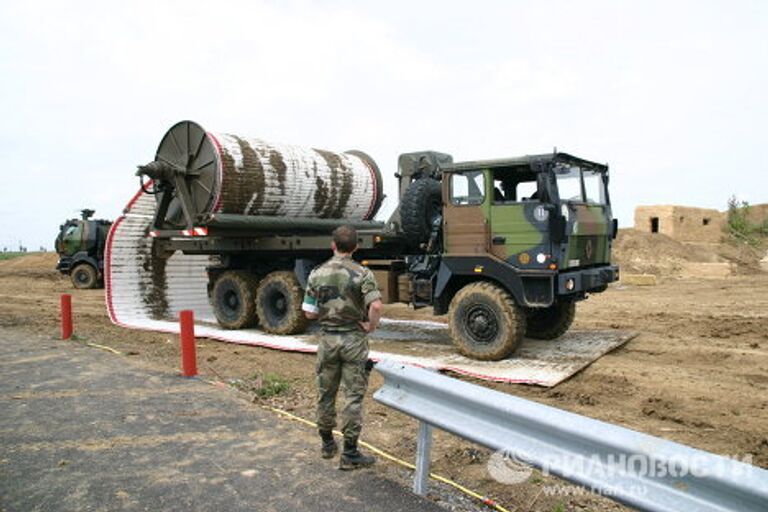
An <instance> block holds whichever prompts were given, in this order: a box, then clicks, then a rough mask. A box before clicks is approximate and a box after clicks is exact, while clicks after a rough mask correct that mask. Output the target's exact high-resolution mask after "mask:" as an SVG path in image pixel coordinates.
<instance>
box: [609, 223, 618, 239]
mask: <svg viewBox="0 0 768 512" xmlns="http://www.w3.org/2000/svg"><path fill="white" fill-rule="evenodd" d="M618 235H619V219H613V222H612V223H611V239H612V240H616V237H617V236H618Z"/></svg>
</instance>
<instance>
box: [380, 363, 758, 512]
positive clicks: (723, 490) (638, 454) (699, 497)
mask: <svg viewBox="0 0 768 512" xmlns="http://www.w3.org/2000/svg"><path fill="white" fill-rule="evenodd" d="M376 369H377V370H378V371H379V372H380V373H381V374H382V375H383V376H384V379H385V380H384V385H383V386H382V387H381V388H380V389H379V390H378V391H376V393H375V394H374V399H375V400H377V401H379V402H381V403H383V404H385V405H387V406H389V407H392V408H393V409H396V410H398V411H400V412H402V413H405V414H407V415H409V416H412V417H414V418H416V419H418V420H419V421H420V424H419V435H418V445H417V460H416V475H415V476H414V492H416V493H417V494H424V493H426V491H427V482H428V476H429V466H430V450H431V445H432V435H431V431H432V427H436V428H439V429H441V430H445V431H447V432H450V433H452V434H455V435H457V436H459V437H462V438H464V439H467V440H469V441H472V442H474V443H477V444H479V445H482V446H484V447H486V448H490V449H491V450H496V451H497V452H500V453H503V454H504V455H505V456H506V457H509V458H510V460H513V461H522V462H524V463H525V464H528V465H531V466H534V467H537V468H539V469H542V470H544V471H546V472H547V473H549V474H553V475H556V476H559V477H561V478H563V479H566V480H569V481H571V482H574V483H576V484H579V485H582V486H584V487H586V488H587V489H590V490H592V491H594V492H597V493H599V494H603V495H605V496H607V497H609V498H611V499H613V500H615V501H619V502H621V503H624V504H627V505H630V506H633V507H636V508H638V509H640V510H649V511H664V512H681V511H684V512H693V511H712V512H715V511H717V512H723V511H739V512H750V511H754V512H758V511H759V512H765V511H766V510H768V471H766V470H763V469H761V468H758V467H755V466H752V465H750V464H746V463H744V462H741V461H739V460H736V459H734V458H728V457H722V456H718V455H714V454H711V453H708V452H705V451H701V450H696V449H694V448H691V447H689V446H685V445H682V444H679V443H674V442H672V441H667V440H665V439H660V438H658V437H653V436H650V435H647V434H643V433H640V432H637V431H634V430H630V429H627V428H623V427H619V426H616V425H612V424H609V423H605V422H602V421H597V420H594V419H591V418H587V417H584V416H580V415H578V414H573V413H570V412H566V411H562V410H560V409H556V408H554V407H549V406H546V405H542V404H539V403H536V402H532V401H529V400H524V399H521V398H517V397H514V396H511V395H507V394H505V393H500V392H498V391H493V390H490V389H488V388H484V387H481V386H476V385H473V384H469V383H467V382H462V381H459V380H456V379H452V378H449V377H446V376H443V375H440V374H437V373H435V372H432V371H428V370H423V369H419V368H415V367H412V366H404V365H402V364H398V363H393V362H388V361H382V362H380V363H378V364H377V365H376Z"/></svg>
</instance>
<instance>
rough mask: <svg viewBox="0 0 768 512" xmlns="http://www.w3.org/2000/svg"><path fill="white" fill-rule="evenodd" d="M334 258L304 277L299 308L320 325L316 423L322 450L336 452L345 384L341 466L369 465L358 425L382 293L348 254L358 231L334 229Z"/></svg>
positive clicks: (328, 455)
mask: <svg viewBox="0 0 768 512" xmlns="http://www.w3.org/2000/svg"><path fill="white" fill-rule="evenodd" d="M331 249H333V258H331V259H330V260H328V261H326V262H325V263H323V264H322V265H320V266H318V267H317V268H315V269H314V270H313V271H312V273H311V274H310V275H309V279H308V280H307V291H306V294H305V295H304V302H303V304H302V309H303V310H304V314H305V315H306V317H307V318H309V319H310V320H314V319H317V320H318V321H319V322H320V326H321V328H322V331H323V332H322V335H321V336H320V339H319V343H318V347H317V367H316V372H317V387H318V395H319V396H318V402H317V425H318V428H319V430H320V437H321V439H322V456H323V458H324V459H330V458H332V457H333V456H334V455H336V453H337V452H338V446H337V445H336V441H335V440H334V438H333V433H332V431H333V428H334V427H335V426H336V393H337V391H338V390H339V384H340V383H341V384H343V385H344V391H345V398H346V403H345V405H344V410H343V411H342V413H341V417H342V426H341V429H342V432H343V433H344V451H343V452H342V454H341V460H340V463H339V469H345V470H347V469H355V468H358V467H365V466H370V465H372V464H373V463H374V462H376V459H375V458H374V457H372V456H370V455H363V454H362V453H360V451H359V450H358V448H357V439H358V437H359V436H360V430H361V429H362V407H363V397H364V396H365V391H366V388H367V387H368V374H369V373H370V370H371V366H370V365H369V362H368V337H367V336H366V335H367V334H368V333H371V332H373V331H374V330H376V327H377V326H378V324H379V319H380V318H381V310H382V304H381V293H380V292H379V287H378V285H377V284H376V279H375V278H374V277H373V273H372V272H371V271H370V270H369V269H367V268H365V267H363V266H362V265H360V264H358V263H357V262H355V261H353V260H352V253H353V252H355V250H356V249H357V232H356V231H355V229H354V228H353V227H351V226H341V227H339V228H336V230H334V232H333V242H331Z"/></svg>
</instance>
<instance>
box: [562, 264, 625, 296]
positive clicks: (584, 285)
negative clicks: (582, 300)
mask: <svg viewBox="0 0 768 512" xmlns="http://www.w3.org/2000/svg"><path fill="white" fill-rule="evenodd" d="M618 279H619V267H617V266H616V265H606V266H604V267H595V268H585V269H582V270H573V271H570V272H563V273H561V274H559V275H558V276H557V290H558V295H570V294H572V293H585V292H592V293H598V292H602V291H604V290H605V289H606V287H607V286H608V284H609V283H612V282H614V281H617V280H618Z"/></svg>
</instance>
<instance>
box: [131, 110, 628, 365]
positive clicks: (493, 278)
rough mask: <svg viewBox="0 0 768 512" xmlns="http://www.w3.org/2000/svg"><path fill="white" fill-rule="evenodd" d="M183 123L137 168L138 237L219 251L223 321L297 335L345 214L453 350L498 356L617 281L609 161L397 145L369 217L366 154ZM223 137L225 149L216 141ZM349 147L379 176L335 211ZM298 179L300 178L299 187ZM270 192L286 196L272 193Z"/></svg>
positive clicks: (375, 266) (403, 294)
mask: <svg viewBox="0 0 768 512" xmlns="http://www.w3.org/2000/svg"><path fill="white" fill-rule="evenodd" d="M184 123H191V122H183V123H179V124H178V125H176V126H174V127H173V128H172V129H171V130H170V131H169V134H167V135H166V136H165V137H164V139H163V141H162V142H161V144H160V147H159V149H158V152H157V155H156V158H155V160H154V161H153V162H151V163H149V164H147V165H144V166H140V167H139V171H138V172H137V174H138V175H139V176H141V177H142V179H147V178H148V179H150V180H151V181H150V182H146V183H142V187H143V188H144V190H145V191H146V192H148V193H153V194H156V195H157V201H158V208H157V211H156V214H155V219H154V221H153V224H152V226H151V228H150V231H149V232H148V234H147V236H148V239H151V240H152V244H153V246H152V251H153V255H154V258H156V259H157V260H162V259H163V258H166V257H168V255H170V254H173V253H174V252H175V251H183V252H184V253H187V254H207V255H213V256H214V258H213V260H214V263H213V264H211V266H210V267H209V268H208V276H209V285H208V291H209V297H210V300H211V303H212V306H213V310H214V313H215V315H216V318H217V320H218V322H219V323H220V324H221V325H222V326H223V327H225V328H235V329H236V328H243V327H249V326H254V325H259V326H260V328H262V329H263V330H265V331H267V332H270V333H276V334H291V333H298V332H302V331H303V330H304V329H305V328H306V326H307V323H306V321H305V319H304V315H303V313H302V311H301V300H302V294H303V291H302V290H303V286H304V285H305V284H306V279H307V276H308V274H309V272H310V271H311V270H312V268H313V267H314V266H316V265H318V264H320V263H321V262H323V261H324V260H325V259H327V258H328V257H330V251H329V249H328V247H329V245H330V232H331V230H332V229H334V228H335V227H336V226H338V225H341V224H352V225H354V226H355V227H356V228H357V230H358V234H359V249H358V251H357V252H356V253H355V258H356V259H358V260H359V261H361V262H362V263H363V264H364V265H366V266H368V267H369V268H370V269H371V270H372V271H373V272H374V274H375V276H376V278H377V281H378V283H379V285H380V287H381V289H382V295H383V300H384V302H385V303H396V302H401V303H407V304H410V305H412V306H413V307H414V308H422V307H431V308H433V311H434V313H435V314H436V315H445V314H447V315H448V323H449V327H450V333H451V336H452V338H453V341H454V343H455V345H456V347H457V348H458V350H459V351H460V352H461V353H462V354H464V355H466V356H468V357H471V358H475V359H480V360H499V359H503V358H506V357H509V356H510V355H511V354H512V352H513V351H514V349H515V348H516V347H517V345H518V344H519V343H520V342H521V340H522V339H523V338H524V337H529V338H538V339H554V338H557V337H558V336H560V335H562V334H563V333H565V332H566V331H567V330H568V328H569V327H570V325H571V323H572V322H573V319H574V316H575V312H576V303H577V302H578V301H580V300H583V299H585V298H587V296H588V295H589V294H592V293H600V292H602V291H604V290H605V289H606V288H607V286H608V284H609V283H611V282H613V281H616V280H617V279H618V273H619V270H618V267H617V266H615V265H612V264H611V244H612V241H613V239H614V238H615V236H616V232H617V222H616V220H615V219H614V218H613V216H612V214H611V203H610V197H609V194H608V182H609V179H608V176H609V173H608V167H607V166H605V165H602V164H598V163H594V162H590V161H587V160H583V159H580V158H576V157H574V156H571V155H568V154H565V153H558V152H555V153H552V154H546V155H536V156H524V157H519V158H505V159H497V160H484V161H471V162H453V160H452V158H451V156H450V155H447V154H444V153H438V152H434V151H422V152H415V153H407V154H403V155H401V156H400V158H399V162H398V172H397V173H396V174H395V176H396V178H397V180H398V195H399V202H398V203H399V206H398V207H397V209H396V210H395V212H394V213H393V214H392V216H391V217H390V218H389V220H388V221H387V222H376V221H372V220H370V217H371V216H372V214H373V213H375V212H376V210H377V209H378V206H379V205H380V203H381V183H380V182H381V180H380V173H379V170H378V167H376V164H375V163H374V162H373V161H372V160H371V159H370V157H367V155H365V154H364V153H362V152H356V151H351V152H347V153H343V154H332V153H329V152H323V151H321V150H312V151H315V152H316V153H315V154H313V155H314V156H311V155H310V156H306V154H303V153H302V154H300V153H297V152H296V150H295V149H293V148H288V149H286V148H284V147H279V146H261V145H260V144H261V142H260V141H255V140H253V141H251V142H249V139H244V138H238V137H236V136H227V135H214V134H211V133H207V132H205V131H204V130H202V128H201V127H199V125H196V124H194V123H191V124H186V125H185V124H184ZM174 130H176V135H174ZM184 130H186V131H184ZM190 133H191V135H190ZM217 137H218V139H217ZM227 137H228V139H227V140H229V141H230V142H231V144H230V146H229V147H230V149H226V148H227V144H226V143H222V142H221V139H225V138H227ZM249 144H250V145H249ZM203 155H204V156H203ZM318 155H319V156H322V160H321V164H320V166H321V167H322V166H324V165H325V163H327V167H328V168H329V169H331V171H333V172H331V174H329V175H328V176H329V177H328V178H327V180H326V178H323V177H322V176H321V174H322V173H320V174H318V164H317V161H315V160H312V161H311V162H310V160H311V159H312V158H318V159H319V157H318ZM354 159H357V160H354ZM352 160H354V161H355V162H356V163H355V165H358V164H359V161H362V162H363V163H364V164H365V165H364V166H363V167H361V168H367V169H368V170H369V171H370V173H371V177H372V178H371V179H372V180H373V183H374V187H373V188H374V189H375V188H376V187H378V190H374V191H373V192H374V194H373V199H372V200H371V201H372V204H373V203H376V204H375V205H373V206H372V207H371V208H368V209H367V211H366V214H365V216H363V218H356V219H350V218H345V217H344V216H343V207H342V206H344V205H346V204H347V203H348V202H351V201H353V200H354V199H355V190H354V187H353V186H351V185H349V184H350V183H352V184H357V185H355V186H360V187H362V185H359V183H362V182H359V181H354V180H351V178H350V180H351V181H350V180H347V178H345V176H346V175H345V174H344V172H345V169H346V168H347V167H351V166H352V164H351V163H349V162H351V161H352ZM323 162H325V163H323ZM270 169H272V170H274V171H275V173H274V176H275V179H274V180H272V178H270V176H271V175H270V174H269V172H271V171H270ZM248 173H251V174H248ZM228 176H229V177H228ZM248 176H261V178H260V179H253V180H252V179H251V178H248ZM355 179H357V178H355ZM227 180H229V181H227ZM291 180H298V181H297V182H296V183H294V182H292V181H291ZM302 180H304V181H310V182H311V187H310V189H308V190H310V191H309V192H307V194H308V195H306V196H301V194H303V193H304V192H301V191H302V190H307V188H306V187H307V186H309V185H307V184H306V183H304V182H302ZM324 180H325V181H324ZM299 182H302V183H299ZM270 183H271V184H272V185H270ZM270 187H271V188H270ZM350 187H351V189H350ZM244 188H245V189H247V191H245V192H244ZM369 189H370V187H369V186H368V185H366V186H365V190H363V188H360V190H361V192H360V194H361V195H365V194H367V193H368V192H369ZM222 190H223V192H222ZM270 191H271V192H270ZM246 192H247V193H246ZM269 193H272V194H276V195H280V194H283V196H281V197H282V199H281V200H280V201H276V202H275V206H269V205H268V204H267V203H268V202H265V199H264V194H269ZM376 193H378V196H377V195H376ZM298 196H301V198H299V202H303V203H306V204H309V206H312V204H310V203H313V201H314V202H317V204H314V206H313V207H312V208H309V209H307V210H306V211H309V212H316V213H318V212H319V213H318V216H317V217H321V218H317V217H314V218H313V217H309V216H306V215H303V216H301V215H299V214H297V215H292V214H285V213H282V214H281V213H280V212H281V211H283V210H281V208H283V205H284V204H287V203H288V202H290V201H292V200H293V199H292V198H295V197H298ZM222 197H223V200H222V199H221V198H222ZM366 197H368V196H366ZM334 201H336V202H334ZM256 203H258V204H259V205H261V207H262V210H258V209H257V208H256V206H254V205H256ZM268 206H269V208H270V209H269V210H268V211H266V213H265V210H264V208H267V207H268ZM243 208H244V209H243ZM297 208H299V207H297ZM294 211H304V210H294ZM233 212H240V213H233ZM320 214H322V215H320Z"/></svg>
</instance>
